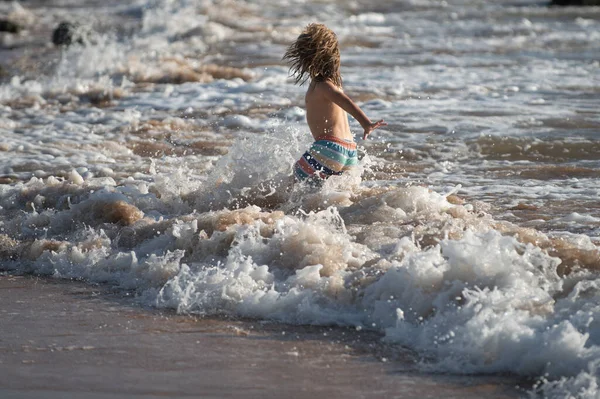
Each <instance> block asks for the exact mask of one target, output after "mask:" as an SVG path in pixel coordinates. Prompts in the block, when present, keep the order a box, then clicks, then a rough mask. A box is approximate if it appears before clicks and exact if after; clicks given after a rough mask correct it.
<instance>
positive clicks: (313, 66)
mask: <svg viewBox="0 0 600 399" xmlns="http://www.w3.org/2000/svg"><path fill="white" fill-rule="evenodd" d="M283 59H284V60H286V61H288V62H290V63H291V66H290V72H291V74H292V75H295V82H296V84H303V83H304V82H306V81H307V80H308V78H310V79H312V80H314V81H317V82H323V81H326V80H331V81H332V82H333V84H335V85H336V86H338V87H342V76H341V74H340V50H339V48H338V40H337V36H336V35H335V33H333V31H332V30H331V29H329V28H328V27H326V26H325V25H323V24H310V25H308V26H307V27H306V28H304V30H303V31H302V33H301V34H300V36H298V39H296V41H295V42H294V43H292V45H290V47H288V49H287V51H286V52H285V54H284V56H283Z"/></svg>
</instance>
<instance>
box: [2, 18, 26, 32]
mask: <svg viewBox="0 0 600 399" xmlns="http://www.w3.org/2000/svg"><path fill="white" fill-rule="evenodd" d="M20 31H21V25H18V24H17V23H15V22H12V21H9V20H7V19H0V32H8V33H19V32H20Z"/></svg>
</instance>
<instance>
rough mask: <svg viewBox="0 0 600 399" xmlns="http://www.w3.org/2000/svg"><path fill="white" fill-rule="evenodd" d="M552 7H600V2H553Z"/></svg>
mask: <svg viewBox="0 0 600 399" xmlns="http://www.w3.org/2000/svg"><path fill="white" fill-rule="evenodd" d="M550 5H551V6H561V7H566V6H577V7H581V6H600V0H551V2H550Z"/></svg>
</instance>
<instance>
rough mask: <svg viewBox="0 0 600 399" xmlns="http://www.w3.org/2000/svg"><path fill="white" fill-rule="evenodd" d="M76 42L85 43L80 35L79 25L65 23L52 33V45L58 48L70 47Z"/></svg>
mask: <svg viewBox="0 0 600 399" xmlns="http://www.w3.org/2000/svg"><path fill="white" fill-rule="evenodd" d="M75 42H77V43H83V41H82V39H81V35H80V34H79V24H74V23H72V22H65V21H63V22H61V23H60V24H59V25H58V27H57V28H56V29H54V32H52V43H54V44H55V45H57V46H68V45H70V44H73V43H75Z"/></svg>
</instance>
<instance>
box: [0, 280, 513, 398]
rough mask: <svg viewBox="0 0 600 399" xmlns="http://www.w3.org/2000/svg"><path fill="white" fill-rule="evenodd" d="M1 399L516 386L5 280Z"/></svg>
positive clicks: (404, 353)
mask: <svg viewBox="0 0 600 399" xmlns="http://www.w3.org/2000/svg"><path fill="white" fill-rule="evenodd" d="M0 292H1V293H2V299H3V300H2V305H0V314H1V316H2V324H1V327H0V396H1V397H2V398H6V399H8V398H11V399H12V398H40V397H44V398H71V397H73V398H75V397H77V398H90V399H95V398H109V397H110V398H130V397H138V396H143V397H148V398H154V397H156V398H159V397H203V398H227V397H231V398H281V397H283V396H290V397H294V398H314V397H323V398H325V397H340V398H341V397H344V398H367V397H368V398H394V397H397V398H439V397H446V398H481V397H486V398H494V399H496V398H497V399H501V398H515V397H518V396H519V395H520V391H519V390H518V389H517V388H515V386H516V385H517V384H519V382H520V381H519V379H518V378H517V377H509V376H507V377H502V376H491V377H490V376H469V377H457V376H449V375H436V374H423V373H417V372H416V370H415V366H414V361H415V358H414V355H413V354H412V353H410V352H409V351H408V350H403V349H398V348H396V349H392V348H390V347H386V345H385V344H382V343H381V340H380V338H381V337H380V336H379V334H377V333H374V332H373V333H370V332H365V331H362V332H360V333H359V332H357V331H355V330H354V329H346V328H329V327H309V326H290V325H283V324H277V323H268V322H260V321H253V320H234V319H232V320H227V319H217V318H196V317H190V316H182V315H176V314H173V313H170V312H160V311H155V310H152V309H144V308H140V307H138V306H137V305H135V304H134V301H133V300H131V299H128V298H127V297H126V296H123V295H122V293H121V294H120V293H115V292H112V291H111V290H110V289H109V288H107V287H99V286H95V287H94V286H89V285H87V284H82V283H78V282H74V281H60V280H58V281H57V280H49V279H47V278H39V277H27V276H13V275H6V274H4V275H1V276H0Z"/></svg>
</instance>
